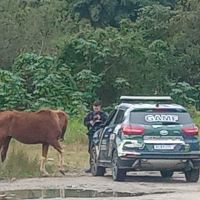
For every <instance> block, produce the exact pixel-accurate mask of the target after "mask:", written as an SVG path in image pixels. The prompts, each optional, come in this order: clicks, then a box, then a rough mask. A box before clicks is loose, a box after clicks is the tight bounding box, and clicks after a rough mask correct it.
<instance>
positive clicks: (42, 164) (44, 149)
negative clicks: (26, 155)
mask: <svg viewBox="0 0 200 200" xmlns="http://www.w3.org/2000/svg"><path fill="white" fill-rule="evenodd" d="M48 149H49V144H42V158H41V162H40V173H41V175H42V176H48V175H49V174H48V172H47V171H46V168H45V162H46V160H47V153H48Z"/></svg>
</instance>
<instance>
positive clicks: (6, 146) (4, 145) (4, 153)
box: [1, 137, 12, 162]
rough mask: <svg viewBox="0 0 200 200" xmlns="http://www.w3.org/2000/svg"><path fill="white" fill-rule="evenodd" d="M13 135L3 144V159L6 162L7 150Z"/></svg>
mask: <svg viewBox="0 0 200 200" xmlns="http://www.w3.org/2000/svg"><path fill="white" fill-rule="evenodd" d="M11 138H12V137H7V138H6V139H5V140H4V142H3V144H2V146H1V161H2V162H4V160H5V159H6V155H7V151H8V147H9V143H10V140H11Z"/></svg>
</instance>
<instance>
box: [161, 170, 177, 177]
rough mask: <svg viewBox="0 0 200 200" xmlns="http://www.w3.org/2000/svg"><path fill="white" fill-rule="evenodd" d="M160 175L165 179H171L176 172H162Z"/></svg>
mask: <svg viewBox="0 0 200 200" xmlns="http://www.w3.org/2000/svg"><path fill="white" fill-rule="evenodd" d="M160 174H161V176H162V177H163V178H171V177H172V176H173V174H174V172H173V171H172V170H161V171H160Z"/></svg>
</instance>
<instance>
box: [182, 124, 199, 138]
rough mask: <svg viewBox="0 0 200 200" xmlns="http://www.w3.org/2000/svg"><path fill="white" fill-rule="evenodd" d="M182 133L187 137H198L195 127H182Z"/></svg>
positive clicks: (197, 130)
mask: <svg viewBox="0 0 200 200" xmlns="http://www.w3.org/2000/svg"><path fill="white" fill-rule="evenodd" d="M182 131H183V133H184V134H185V135H187V136H195V135H198V132H199V129H198V127H197V126H193V127H184V128H183V129H182Z"/></svg>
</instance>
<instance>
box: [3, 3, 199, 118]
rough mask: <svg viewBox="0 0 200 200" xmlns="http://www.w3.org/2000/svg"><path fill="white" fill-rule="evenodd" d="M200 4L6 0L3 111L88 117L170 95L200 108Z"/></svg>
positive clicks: (184, 103)
mask: <svg viewBox="0 0 200 200" xmlns="http://www.w3.org/2000/svg"><path fill="white" fill-rule="evenodd" d="M199 8H200V3H199V1H198V0H192V1H191V0H154V1H152V0H151V1H150V0H142V1H141V0H140V1H138V0H120V1H108V0H101V1H97V0H59V1H53V0H32V1H28V0H19V1H15V0H9V1H7V0H2V1H1V2H0V10H1V13H2V14H1V16H0V44H1V46H2V48H1V49H0V67H1V69H2V70H1V71H0V86H1V87H0V88H1V89H0V102H1V109H2V110H5V109H12V108H14V109H26V110H37V109H39V108H41V107H54V108H55V107H56V108H62V109H65V110H66V111H67V112H68V113H70V114H72V115H76V114H79V110H81V113H84V112H85V111H86V110H87V109H86V108H88V105H89V104H90V103H91V102H92V101H93V100H94V99H95V98H100V99H102V101H103V103H104V105H105V106H111V105H112V104H113V103H115V102H117V101H118V98H119V96H120V95H122V94H130V95H153V94H158V95H169V94H170V95H172V96H173V97H174V98H175V100H176V102H177V103H181V104H183V105H188V103H189V104H192V105H195V106H196V107H197V109H199V95H198V94H199V88H200V86H199V85H200V84H199V83H200V68H199V64H200V60H199V58H200V56H199V54H200V52H199V38H200V36H199V33H200V30H199V27H200V26H199V21H200V9H199Z"/></svg>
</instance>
